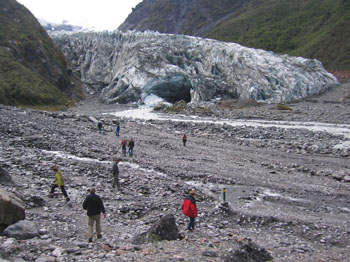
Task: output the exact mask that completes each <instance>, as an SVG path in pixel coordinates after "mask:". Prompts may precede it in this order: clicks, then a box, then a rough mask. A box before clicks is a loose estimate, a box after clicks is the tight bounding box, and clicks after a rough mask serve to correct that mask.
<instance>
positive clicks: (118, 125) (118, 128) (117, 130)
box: [115, 123, 120, 136]
mask: <svg viewBox="0 0 350 262" xmlns="http://www.w3.org/2000/svg"><path fill="white" fill-rule="evenodd" d="M119 132H120V124H119V123H118V124H117V128H116V129H115V135H116V136H119Z"/></svg>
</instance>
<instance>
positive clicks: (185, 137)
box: [182, 134, 187, 146]
mask: <svg viewBox="0 0 350 262" xmlns="http://www.w3.org/2000/svg"><path fill="white" fill-rule="evenodd" d="M186 142H187V136H186V134H184V135H183V137H182V143H183V144H184V146H186Z"/></svg>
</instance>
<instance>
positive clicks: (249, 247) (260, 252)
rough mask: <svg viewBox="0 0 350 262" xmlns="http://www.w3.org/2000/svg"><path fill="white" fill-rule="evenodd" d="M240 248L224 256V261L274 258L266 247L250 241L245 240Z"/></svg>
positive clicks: (257, 261)
mask: <svg viewBox="0 0 350 262" xmlns="http://www.w3.org/2000/svg"><path fill="white" fill-rule="evenodd" d="M245 242H246V243H243V244H242V245H241V247H240V248H239V249H237V250H236V251H234V252H231V253H229V254H228V255H226V256H224V257H223V258H222V261H224V262H265V261H271V260H272V259H273V258H272V256H271V255H270V254H269V252H267V251H266V250H265V249H264V248H261V247H259V246H257V245H256V244H254V243H253V242H250V241H245Z"/></svg>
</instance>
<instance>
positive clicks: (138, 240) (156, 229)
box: [133, 214, 182, 245]
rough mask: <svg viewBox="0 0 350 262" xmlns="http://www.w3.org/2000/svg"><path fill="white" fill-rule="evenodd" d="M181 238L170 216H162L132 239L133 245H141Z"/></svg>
mask: <svg viewBox="0 0 350 262" xmlns="http://www.w3.org/2000/svg"><path fill="white" fill-rule="evenodd" d="M181 238H182V236H181V235H180V233H179V229H178V227H177V225H176V221H175V217H174V215H172V214H168V215H165V216H163V217H162V218H161V219H160V220H158V221H157V222H156V223H155V224H154V225H153V226H151V228H150V229H149V230H148V231H147V232H145V233H142V234H140V235H138V236H136V237H135V238H134V239H133V244H137V245H139V244H143V243H145V242H149V241H162V240H177V239H181Z"/></svg>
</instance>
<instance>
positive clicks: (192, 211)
mask: <svg viewBox="0 0 350 262" xmlns="http://www.w3.org/2000/svg"><path fill="white" fill-rule="evenodd" d="M181 209H182V213H184V215H185V216H187V217H197V207H196V206H195V205H194V204H193V203H192V202H191V200H189V199H187V198H186V199H185V200H184V201H183V202H182V205H181Z"/></svg>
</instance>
